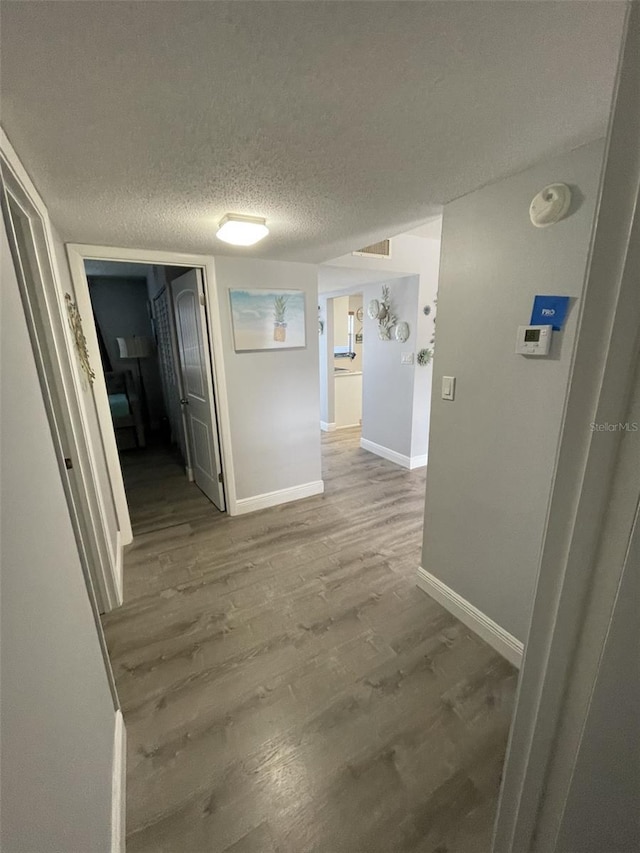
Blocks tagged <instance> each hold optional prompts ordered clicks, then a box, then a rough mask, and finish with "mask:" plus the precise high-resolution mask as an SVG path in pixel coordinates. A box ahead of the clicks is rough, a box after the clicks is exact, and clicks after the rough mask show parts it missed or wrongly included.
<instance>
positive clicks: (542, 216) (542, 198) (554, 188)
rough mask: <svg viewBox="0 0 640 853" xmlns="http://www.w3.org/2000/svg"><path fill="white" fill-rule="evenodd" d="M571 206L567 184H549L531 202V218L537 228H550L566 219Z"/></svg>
mask: <svg viewBox="0 0 640 853" xmlns="http://www.w3.org/2000/svg"><path fill="white" fill-rule="evenodd" d="M570 206H571V190H570V189H569V187H568V186H567V185H566V184H549V186H548V187H545V188H544V189H543V190H541V191H540V192H539V193H538V195H537V196H536V197H535V198H534V199H533V201H532V202H531V205H530V207H529V216H530V217H531V222H532V223H533V224H534V225H535V226H536V228H548V227H549V225H555V223H556V222H559V221H560V220H561V219H564V217H565V216H566V215H567V213H568V212H569V207H570Z"/></svg>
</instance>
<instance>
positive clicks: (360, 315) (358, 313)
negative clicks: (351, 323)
mask: <svg viewBox="0 0 640 853" xmlns="http://www.w3.org/2000/svg"><path fill="white" fill-rule="evenodd" d="M363 317H364V311H363V310H362V305H361V306H360V307H359V308H358V310H357V311H356V320H357V321H358V323H362V318H363Z"/></svg>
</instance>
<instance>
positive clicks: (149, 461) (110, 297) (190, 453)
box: [84, 260, 226, 536]
mask: <svg viewBox="0 0 640 853" xmlns="http://www.w3.org/2000/svg"><path fill="white" fill-rule="evenodd" d="M84 269H85V274H86V279H87V285H88V290H89V298H90V301H91V308H92V313H93V320H94V324H95V333H96V340H97V345H98V350H99V354H100V364H101V367H102V373H103V376H104V382H105V387H106V392H107V400H108V405H109V415H110V419H111V423H112V426H113V431H114V434H115V440H116V447H117V453H118V458H119V462H120V466H121V469H122V475H123V481H124V485H125V491H126V496H127V503H128V507H129V513H130V517H131V523H132V529H133V533H134V536H135V535H136V534H141V533H146V532H150V531H152V530H158V529H161V528H164V527H171V526H174V525H175V524H179V523H180V522H181V519H182V518H183V515H184V512H185V508H188V511H189V512H190V513H193V509H194V504H199V505H200V509H199V512H201V513H202V514H207V513H211V512H215V511H216V509H217V510H219V511H224V510H225V508H226V502H225V494H224V486H223V482H222V466H221V452H220V444H219V433H218V426H217V415H216V409H215V395H214V387H213V378H212V372H211V368H210V364H209V352H210V347H209V338H208V331H207V324H206V316H205V307H204V304H203V303H204V295H203V291H202V280H201V274H200V271H199V270H198V269H193V268H187V267H179V266H159V265H152V264H142V263H140V264H139V263H129V262H118V261H99V260H85V262H84Z"/></svg>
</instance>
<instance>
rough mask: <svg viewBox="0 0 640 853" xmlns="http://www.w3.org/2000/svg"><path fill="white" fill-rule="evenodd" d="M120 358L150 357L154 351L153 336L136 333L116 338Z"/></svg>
mask: <svg viewBox="0 0 640 853" xmlns="http://www.w3.org/2000/svg"><path fill="white" fill-rule="evenodd" d="M116 340H117V342H118V348H119V350H120V358H148V357H149V356H150V355H151V354H152V353H153V341H152V340H151V338H146V337H144V336H141V337H138V336H137V335H134V336H133V337H131V338H116Z"/></svg>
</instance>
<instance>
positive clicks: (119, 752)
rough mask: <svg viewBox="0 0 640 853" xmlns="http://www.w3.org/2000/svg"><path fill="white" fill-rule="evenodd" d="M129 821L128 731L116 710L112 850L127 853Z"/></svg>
mask: <svg viewBox="0 0 640 853" xmlns="http://www.w3.org/2000/svg"><path fill="white" fill-rule="evenodd" d="M126 821H127V731H126V729H125V725H124V718H123V716H122V712H121V711H119V710H118V711H116V716H115V727H114V735H113V763H112V767H111V851H110V853H125V845H126V841H125V838H126Z"/></svg>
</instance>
